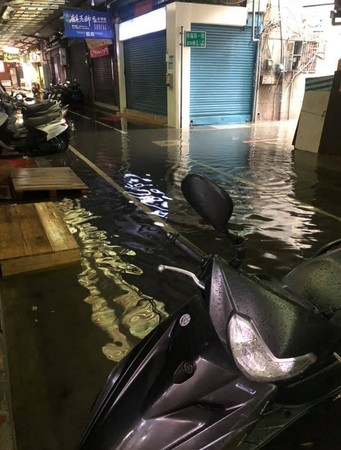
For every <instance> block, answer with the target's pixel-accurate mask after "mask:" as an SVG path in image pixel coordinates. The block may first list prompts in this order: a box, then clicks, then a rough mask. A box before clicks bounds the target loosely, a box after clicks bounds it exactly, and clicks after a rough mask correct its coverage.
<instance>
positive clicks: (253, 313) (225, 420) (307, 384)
mask: <svg viewBox="0 0 341 450" xmlns="http://www.w3.org/2000/svg"><path fill="white" fill-rule="evenodd" d="M182 191H183V194H184V196H185V198H186V199H187V200H188V202H189V203H190V204H191V205H192V207H194V209H195V210H196V211H197V212H198V213H199V214H200V215H201V216H202V217H203V218H205V219H206V220H207V221H208V222H209V223H211V224H212V225H213V226H214V228H215V229H216V230H217V231H219V232H223V233H224V234H225V236H226V237H227V238H228V239H229V240H230V241H231V242H232V243H233V244H234V247H235V249H236V252H235V257H234V258H233V259H232V260H231V261H229V262H227V261H225V260H223V259H221V258H220V257H218V256H206V255H203V254H202V253H201V251H200V250H198V249H197V248H196V247H194V246H193V245H191V244H190V243H189V242H188V241H186V240H184V239H183V238H181V237H180V236H177V235H171V236H170V238H171V240H173V242H174V244H177V245H178V246H179V247H180V248H181V249H182V250H184V251H185V252H186V253H187V254H189V255H190V256H192V257H193V258H194V259H195V260H196V261H198V263H199V264H198V267H199V266H200V270H199V273H198V275H195V274H193V273H190V272H188V271H186V270H182V269H179V268H177V267H168V266H161V267H160V268H159V269H160V270H161V271H163V270H172V271H176V272H180V273H182V274H184V275H188V276H190V277H191V278H192V279H193V282H194V283H195V284H196V285H197V286H198V288H199V290H198V292H200V291H201V292H202V295H201V294H200V295H195V296H194V297H193V298H192V299H190V300H189V301H188V302H187V303H186V304H185V305H184V306H183V307H182V308H181V309H180V310H179V311H177V312H176V313H174V314H173V315H172V316H170V317H169V318H167V319H166V320H165V321H164V322H162V323H161V324H160V325H159V326H158V327H157V328H156V329H154V330H153V331H152V332H151V333H150V334H149V335H148V336H147V337H146V338H144V339H143V340H142V341H141V342H140V343H139V344H138V345H137V346H136V347H135V348H134V349H133V350H132V351H131V353H130V354H129V355H128V356H127V357H126V358H125V359H124V360H122V361H121V362H120V363H119V364H118V366H117V367H116V368H115V369H114V370H113V371H112V373H111V374H110V376H109V378H108V380H107V383H106V385H105V386H104V388H103V390H102V392H101V393H100V395H99V396H98V398H97V400H96V402H95V404H94V406H93V409H92V414H91V419H90V422H89V425H88V427H87V429H86V431H85V433H84V436H83V439H82V442H81V444H80V448H81V450H123V449H124V450H128V449H129V450H132V449H134V450H135V449H138V450H161V449H162V450H166V449H167V450H168V449H178V450H198V449H210V450H212V449H223V448H224V449H225V448H233V449H236V448H238V449H246V448H247V449H248V450H250V449H256V448H260V447H261V446H263V445H264V444H265V443H267V442H269V441H270V440H271V439H272V438H274V436H275V435H277V434H278V433H279V432H281V431H283V430H284V429H285V428H286V427H287V426H289V425H290V424H292V423H293V422H294V421H296V420H297V419H298V418H300V417H301V416H302V415H303V414H305V413H306V412H308V411H309V410H310V409H311V408H312V407H313V406H314V405H316V404H318V403H319V402H321V401H323V400H325V399H327V398H330V397H331V398H335V399H336V398H338V397H339V396H340V392H341V357H340V354H341V318H340V315H339V314H338V311H340V310H341V297H340V291H341V276H340V274H341V239H340V240H338V241H336V242H334V243H331V244H330V245H328V246H326V247H324V248H322V249H321V250H320V251H319V252H317V253H316V254H315V255H314V257H312V258H311V259H309V260H306V261H305V262H304V263H302V264H300V265H299V266H298V267H296V268H295V269H294V270H292V271H291V272H290V273H289V274H287V275H286V276H285V278H284V279H283V280H282V281H281V282H279V281H275V280H272V279H270V278H267V277H258V276H255V275H249V274H247V273H245V272H244V271H241V270H240V269H239V266H240V263H241V259H242V256H243V253H244V242H243V239H242V238H239V237H238V236H235V235H233V234H232V233H230V232H229V231H227V224H228V221H229V218H230V216H231V214H232V208H233V204H232V200H231V198H230V197H229V195H228V194H226V193H225V192H224V191H223V190H222V189H221V188H220V187H219V186H218V185H216V184H215V183H213V182H211V181H209V180H207V179H205V178H203V177H201V176H199V175H187V177H186V178H185V179H184V180H183V183H182ZM340 312H341V311H340Z"/></svg>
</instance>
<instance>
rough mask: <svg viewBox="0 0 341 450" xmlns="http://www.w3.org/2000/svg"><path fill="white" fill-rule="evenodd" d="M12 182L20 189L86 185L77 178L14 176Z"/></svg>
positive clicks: (78, 187) (82, 186)
mask: <svg viewBox="0 0 341 450" xmlns="http://www.w3.org/2000/svg"><path fill="white" fill-rule="evenodd" d="M12 183H13V185H14V187H15V188H16V189H21V190H25V191H27V190H49V189H60V190H61V189H64V190H68V189H83V188H86V185H85V184H84V183H82V182H81V181H77V180H51V179H45V178H39V179H26V178H17V179H16V178H14V179H12Z"/></svg>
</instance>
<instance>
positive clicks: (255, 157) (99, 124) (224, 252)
mask: <svg viewBox="0 0 341 450" xmlns="http://www.w3.org/2000/svg"><path fill="white" fill-rule="evenodd" d="M108 117H109V118H108ZM70 118H72V120H73V122H74V125H75V131H74V133H73V138H72V142H71V144H72V145H71V147H70V150H69V151H68V152H67V153H65V154H61V155H53V156H51V157H49V158H44V159H42V161H41V163H42V164H50V165H53V166H63V165H66V166H69V167H71V168H72V169H73V170H74V171H75V173H76V174H77V175H78V176H79V177H80V178H81V179H82V180H83V181H84V182H85V183H86V184H87V185H88V187H89V194H88V195H87V196H84V197H81V198H79V197H77V196H75V195H66V196H65V197H64V198H63V197H62V198H61V199H60V201H59V202H58V206H59V208H60V210H61V211H62V213H63V216H64V219H65V221H66V223H67V224H68V225H69V227H70V229H71V231H72V232H73V234H74V236H75V237H76V239H77V241H78V243H79V245H80V248H81V263H80V266H79V267H76V268H73V269H72V270H66V269H63V270H62V271H61V272H58V271H55V272H53V273H49V272H46V273H45V274H44V275H42V274H33V275H26V276H25V277H24V281H25V284H26V288H25V290H23V288H20V287H19V284H20V283H19V284H15V282H14V281H11V280H9V281H6V282H5V283H4V284H3V287H2V290H3V296H4V298H5V300H6V295H7V296H9V297H11V304H9V303H6V302H5V307H4V310H5V312H4V315H5V321H6V320H7V322H8V325H7V329H8V332H7V336H8V341H9V344H8V347H9V366H10V376H11V379H12V401H13V411H14V420H15V424H16V432H17V439H18V450H24V449H25V450H26V449H27V450H30V449H33V448H44V449H45V448H46V449H48V450H50V449H51V450H54V449H60V448H65V449H69V448H70V449H71V448H76V445H77V442H78V440H79V437H80V432H81V429H82V427H83V426H84V424H85V422H86V419H87V411H88V408H89V407H90V405H91V402H92V401H93V400H94V398H95V396H96V393H97V391H98V389H99V387H100V386H101V385H102V383H103V382H104V380H105V377H106V376H107V374H108V373H109V370H110V368H112V367H114V365H115V363H116V362H117V361H119V360H120V359H121V358H122V357H123V356H125V355H126V354H127V353H128V352H129V351H130V350H131V348H133V347H134V345H136V343H137V342H138V341H139V340H140V339H141V338H143V337H144V336H145V335H146V334H148V333H149V332H150V331H151V330H152V329H153V328H154V327H155V326H157V324H158V323H159V322H160V321H161V320H163V318H165V317H166V316H167V315H168V314H170V313H171V312H173V311H174V310H176V309H177V308H178V307H179V306H180V305H181V304H182V303H183V302H184V301H185V300H186V299H187V298H188V297H189V296H190V295H192V294H193V293H194V292H196V288H195V287H194V286H193V285H192V283H191V282H190V281H189V280H188V279H184V278H183V277H181V276H179V275H177V274H173V273H164V274H159V273H158V272H157V270H156V268H157V266H158V265H159V264H170V265H177V266H179V267H182V268H184V269H194V270H195V264H194V263H193V261H190V260H189V258H188V257H186V256H185V255H183V254H182V253H181V252H180V250H178V249H176V248H174V247H173V246H172V245H171V244H170V243H169V242H168V241H167V238H166V233H165V231H166V230H168V231H174V232H179V233H181V234H182V235H184V236H185V237H187V238H188V239H189V240H191V241H192V242H193V243H195V244H196V245H197V246H198V247H200V248H201V249H202V250H204V251H205V252H207V253H208V254H210V253H218V254H220V255H221V256H223V257H226V258H229V257H230V256H231V254H232V253H231V248H230V246H229V245H228V243H227V242H225V241H224V239H223V238H222V236H220V235H219V234H218V233H216V232H215V231H213V230H212V229H211V228H210V226H209V225H207V224H206V223H204V221H203V220H202V219H201V218H200V217H198V215H197V214H196V213H195V212H194V211H193V210H192V209H191V207H190V206H189V205H188V204H187V203H186V201H185V200H184V198H183V196H182V194H181V188H180V185H181V180H182V179H183V177H184V176H185V175H186V174H187V173H189V172H191V173H198V174H201V175H204V176H207V177H209V178H211V179H213V180H214V181H216V182H218V183H219V184H220V185H221V186H222V187H223V188H224V189H226V190H227V191H228V192H229V194H230V195H231V197H232V199H233V201H234V214H233V216H232V218H231V222H230V228H231V230H232V231H234V232H237V233H239V234H240V235H243V236H245V237H246V239H247V253H246V257H245V260H244V262H243V266H242V267H243V269H245V270H250V271H252V272H255V273H259V272H268V273H270V274H271V275H273V276H276V277H281V276H283V275H284V274H285V273H286V272H287V271H288V270H290V268H292V267H294V266H295V265H296V264H298V263H299V262H301V261H302V260H303V258H305V257H309V256H310V255H312V254H313V253H314V252H315V251H316V250H317V249H318V248H319V247H320V246H322V245H324V244H326V243H327V242H329V241H333V240H335V239H338V238H340V236H341V227H340V222H341V203H340V201H339V199H340V196H341V181H340V180H341V177H340V173H341V158H340V157H337V156H323V157H322V156H321V155H315V154H312V153H309V152H300V151H294V150H293V147H292V145H291V141H292V137H293V134H294V131H295V125H296V124H295V123H291V122H289V123H267V124H258V125H241V126H217V127H200V128H193V129H191V130H189V131H186V132H179V131H177V130H174V129H167V128H157V129H146V128H139V127H136V126H134V127H130V126H129V124H128V126H127V124H125V123H123V122H122V124H118V123H116V122H113V121H110V116H108V115H105V114H104V115H103V116H101V115H98V116H97V117H96V118H94V117H89V118H86V117H82V116H80V115H79V114H74V113H73V114H72V113H70ZM94 119H95V120H94ZM27 280H28V281H29V284H30V287H29V288H27ZM52 284H53V292H52V293H51V292H50V291H51V286H52ZM65 286H67V288H65ZM13 292H15V294H13ZM14 297H15V298H14ZM23 297H25V298H24V299H23ZM61 297H63V298H61ZM46 298H47V299H48V300H49V303H48V305H49V306H48V307H47V306H46V305H47V302H46ZM23 305H24V307H23ZM32 306H34V309H32ZM51 311H53V313H51ZM58 314H59V316H58ZM18 317H19V319H18ZM20 320H21V322H20ZM18 321H19V323H18ZM64 322H65V324H64ZM23 323H26V326H27V329H28V330H30V332H31V333H32V332H33V331H32V330H33V329H34V336H35V340H34V342H32V345H33V346H34V347H35V348H36V354H37V355H38V354H39V355H40V356H39V360H40V359H41V361H40V363H39V364H33V363H32V367H31V366H30V370H27V365H26V366H25V364H26V363H27V361H26V359H25V355H23V354H22V353H21V354H20V349H21V350H22V348H23V347H24V342H19V344H20V345H19V344H18V337H17V334H18V333H19V332H20V327H21V326H22V325H23ZM56 323H58V324H59V327H60V328H58V326H57V325H56ZM37 324H38V325H37ZM37 328H38V330H37ZM21 346H22V347H21ZM70 347H73V348H74V350H72V351H71V350H69V348H70ZM75 349H78V350H77V351H76V350H75ZM66 350H67V351H66ZM11 351H12V352H17V354H16V356H15V357H13V356H11ZM18 352H19V354H18ZM51 352H53V355H54V356H52V355H51ZM44 355H45V356H44ZM37 358H38V356H37ZM47 361H49V364H48V363H47ZM67 364H69V365H70V367H71V368H72V369H71V368H70V367H69V369H67V370H66V369H65V370H64V365H65V366H67ZM25 369H26V372H25ZM37 371H38V372H39V377H38V378H39V380H40V381H39V382H40V383H43V385H44V392H45V391H46V395H44V396H41V397H42V398H41V399H40V403H41V405H42V406H40V407H39V402H38V404H36V405H35V414H36V415H35V416H34V417H35V419H36V420H31V419H30V418H29V417H28V416H27V412H28V411H29V409H28V406H27V405H30V404H32V402H33V401H34V399H35V395H36V391H37V390H39V389H40V384H39V383H38V381H37V382H35V383H33V382H32V380H33V379H34V377H36V374H37ZM80 378H81V380H80ZM32 384H34V386H33V387H32ZM25 385H26V387H27V386H29V388H27V389H26V390H25ZM16 388H18V390H17V393H16ZM85 391H86V393H84V392H85ZM18 392H19V393H18ZM328 408H329V409H328V411H329V416H328V417H329V422H331V420H330V417H331V416H332V415H333V414H335V411H334V410H333V408H334V405H333V406H332V407H329V406H328ZM46 411H48V414H49V417H48V418H46ZM42 414H45V418H44V421H40V424H37V423H36V422H37V420H38V421H39V417H40V416H41V415H42ZM314 417H315V416H314ZM318 420H321V418H320V419H318ZM305 426H306V427H308V431H307V433H306V434H298V433H297V432H296V433H292V434H288V435H287V436H289V437H285V438H283V440H279V441H277V443H276V447H274V446H271V445H270V447H269V448H271V449H274V448H278V449H282V448H283V449H284V448H285V449H288V448H300V446H301V445H304V444H308V445H310V446H313V447H312V448H314V449H317V448H318V449H322V448H323V449H327V448H328V449H334V448H335V449H336V448H339V447H333V445H334V444H335V445H336V440H335V439H336V438H335V436H334V435H333V436H334V437H332V441H330V442H329V441H328V442H327V444H326V441H325V440H323V439H322V437H321V436H325V435H326V434H327V432H326V431H325V430H324V431H323V432H321V433H320V434H318V433H317V434H316V426H315V430H314V434H313V433H312V430H310V428H309V423H308V424H305ZM327 426H328V423H327V422H325V427H327ZM329 431H330V430H329ZM330 435H331V433H330V432H329V436H330ZM39 436H40V437H39ZM295 436H296V438H295ZM297 436H299V437H297ZM39 439H40V440H39ZM281 439H282V438H281ZM288 439H289V441H290V445H291V444H292V445H294V446H291V447H289V446H288V445H289V444H288V442H289V441H288ZM321 439H322V440H321ZM41 442H43V443H44V446H41ZM321 442H323V446H321V445H322V444H321ZM38 443H40V444H39V445H40V446H39V445H38ZM320 444H321V445H320ZM328 445H329V447H328ZM340 446H341V444H340Z"/></svg>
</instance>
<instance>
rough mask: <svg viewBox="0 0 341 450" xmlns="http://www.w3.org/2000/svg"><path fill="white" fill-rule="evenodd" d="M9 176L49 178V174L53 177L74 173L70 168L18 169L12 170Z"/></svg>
mask: <svg viewBox="0 0 341 450" xmlns="http://www.w3.org/2000/svg"><path fill="white" fill-rule="evenodd" d="M10 174H11V177H12V178H21V177H24V178H26V177H30V178H32V177H38V178H39V177H50V176H51V174H52V175H53V176H54V175H56V176H61V175H64V176H72V175H75V173H74V171H73V170H72V169H71V168H70V167H20V168H18V169H12V170H11V171H10Z"/></svg>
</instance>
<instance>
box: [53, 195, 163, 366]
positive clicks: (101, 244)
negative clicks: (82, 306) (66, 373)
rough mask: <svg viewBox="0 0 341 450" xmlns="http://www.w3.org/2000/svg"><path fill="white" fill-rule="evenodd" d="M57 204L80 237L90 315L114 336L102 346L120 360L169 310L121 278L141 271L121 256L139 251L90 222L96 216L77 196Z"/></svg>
mask: <svg viewBox="0 0 341 450" xmlns="http://www.w3.org/2000/svg"><path fill="white" fill-rule="evenodd" d="M59 208H60V210H61V212H62V214H63V217H64V220H65V222H66V223H67V225H68V226H69V228H70V230H71V232H72V233H73V234H74V235H75V237H76V238H77V239H78V241H80V248H81V265H82V269H83V270H82V272H81V273H80V274H79V276H78V282H79V284H81V285H82V286H83V287H85V288H86V289H87V290H88V291H89V295H88V297H86V298H85V299H84V301H85V302H86V303H87V304H89V305H90V306H91V309H92V315H91V320H92V321H93V323H95V324H96V325H97V326H98V327H100V328H101V329H102V330H103V331H104V332H105V333H106V334H107V335H108V336H109V337H110V339H111V340H112V342H110V343H108V344H106V345H105V346H104V347H103V348H102V351H103V353H104V355H105V356H106V357H107V358H108V359H111V360H113V361H119V360H120V359H122V358H123V357H124V356H125V355H126V354H127V353H128V352H129V351H130V350H131V348H133V347H134V345H135V344H136V338H138V339H142V338H143V337H144V336H146V335H147V334H148V333H149V332H150V331H151V330H152V329H153V328H155V326H157V325H158V324H159V323H160V321H161V320H162V319H163V318H165V317H166V316H167V313H166V311H165V306H164V303H162V302H160V301H157V300H155V299H153V298H151V297H149V296H147V295H145V294H143V293H142V292H141V291H140V290H139V289H138V288H137V287H136V286H134V285H132V284H128V283H127V282H126V281H125V280H124V279H123V278H122V275H123V274H132V275H141V274H142V270H141V269H140V268H139V267H138V266H136V265H135V264H130V263H127V262H125V261H123V260H122V256H123V255H124V256H128V257H133V256H135V252H134V251H133V250H129V249H127V248H123V247H121V246H118V245H113V244H112V243H111V242H110V241H109V240H108V239H107V233H106V232H105V231H102V230H99V229H98V228H97V227H96V226H94V225H92V224H91V221H92V220H94V219H96V218H97V217H96V216H95V215H93V214H92V213H91V212H90V211H87V210H86V209H85V208H82V207H81V205H80V201H79V200H71V199H64V200H63V201H62V202H61V203H60V204H59ZM108 294H109V295H108ZM134 338H135V340H134Z"/></svg>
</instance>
